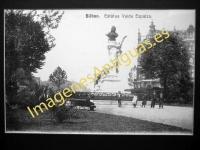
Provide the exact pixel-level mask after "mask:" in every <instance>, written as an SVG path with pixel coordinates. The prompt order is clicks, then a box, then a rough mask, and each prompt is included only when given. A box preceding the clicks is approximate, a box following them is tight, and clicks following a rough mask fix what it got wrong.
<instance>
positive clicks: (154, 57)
mask: <svg viewBox="0 0 200 150" xmlns="http://www.w3.org/2000/svg"><path fill="white" fill-rule="evenodd" d="M151 40H152V41H151V42H152V43H156V42H155V41H154V39H151ZM189 59H190V55H189V51H188V46H187V44H186V43H185V42H184V41H183V39H181V38H180V37H178V36H177V35H174V34H170V37H169V38H168V39H165V40H163V41H162V42H161V43H156V46H153V47H152V48H151V49H149V50H146V51H145V52H144V53H143V54H142V55H141V67H142V73H143V74H144V75H145V77H146V78H152V79H158V78H160V80H161V84H162V85H163V87H164V91H167V90H171V91H174V90H176V91H179V92H181V90H183V89H184V88H186V87H184V86H183V85H185V86H187V87H188V85H189V86H190V85H191V84H190V83H191V78H190V62H189Z"/></svg>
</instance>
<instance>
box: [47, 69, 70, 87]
mask: <svg viewBox="0 0 200 150" xmlns="http://www.w3.org/2000/svg"><path fill="white" fill-rule="evenodd" d="M49 81H50V82H51V84H53V85H54V86H57V87H58V91H60V86H61V85H62V84H64V83H65V82H66V81H67V75H66V72H65V71H64V70H62V69H61V68H60V67H59V66H58V67H57V68H56V69H55V70H54V72H53V73H52V74H50V76H49Z"/></svg>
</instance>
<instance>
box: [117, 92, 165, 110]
mask: <svg viewBox="0 0 200 150" xmlns="http://www.w3.org/2000/svg"><path fill="white" fill-rule="evenodd" d="M121 97H122V96H121V92H120V91H119V92H118V94H117V100H118V107H121ZM137 100H138V97H137V95H133V100H132V104H133V107H136V105H137ZM147 100H148V96H147V93H145V94H144V95H143V97H142V105H141V107H145V106H146V103H147ZM150 100H151V108H154V107H155V104H156V101H158V102H159V108H163V101H164V98H163V92H160V94H159V95H158V94H156V92H155V91H154V93H153V95H152V96H151V98H150Z"/></svg>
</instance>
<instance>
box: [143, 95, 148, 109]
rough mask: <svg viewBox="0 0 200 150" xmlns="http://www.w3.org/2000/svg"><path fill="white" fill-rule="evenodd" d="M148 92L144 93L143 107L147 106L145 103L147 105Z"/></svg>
mask: <svg viewBox="0 0 200 150" xmlns="http://www.w3.org/2000/svg"><path fill="white" fill-rule="evenodd" d="M146 99H147V94H146V93H145V94H144V96H143V98H142V107H143V106H144V107H145V105H146V103H147V100H146Z"/></svg>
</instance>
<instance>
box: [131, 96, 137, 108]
mask: <svg viewBox="0 0 200 150" xmlns="http://www.w3.org/2000/svg"><path fill="white" fill-rule="evenodd" d="M132 104H133V106H134V108H135V107H136V105H137V95H133V100H132Z"/></svg>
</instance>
